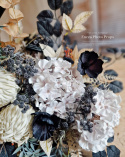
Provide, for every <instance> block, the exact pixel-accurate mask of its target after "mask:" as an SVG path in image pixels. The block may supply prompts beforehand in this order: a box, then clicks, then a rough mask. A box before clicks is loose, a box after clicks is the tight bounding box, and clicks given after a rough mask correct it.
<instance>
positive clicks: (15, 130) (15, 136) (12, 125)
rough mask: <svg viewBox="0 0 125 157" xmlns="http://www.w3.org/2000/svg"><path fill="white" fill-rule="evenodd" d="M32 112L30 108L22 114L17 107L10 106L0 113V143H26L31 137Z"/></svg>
mask: <svg viewBox="0 0 125 157" xmlns="http://www.w3.org/2000/svg"><path fill="white" fill-rule="evenodd" d="M32 113H34V110H33V109H32V108H30V109H29V110H28V111H27V112H26V113H25V114H23V113H22V112H21V110H20V108H19V107H18V106H14V105H13V104H11V105H10V106H8V107H6V108H5V109H3V110H2V111H1V112H0V141H3V142H12V143H17V144H18V145H21V144H23V143H24V142H27V140H28V139H29V138H30V137H32V136H33V135H32V121H33V116H32V115H31V114H32Z"/></svg>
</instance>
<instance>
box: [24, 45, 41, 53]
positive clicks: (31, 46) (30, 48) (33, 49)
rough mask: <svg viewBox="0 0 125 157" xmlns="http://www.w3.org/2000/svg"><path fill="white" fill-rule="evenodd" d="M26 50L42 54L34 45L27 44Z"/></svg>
mask: <svg viewBox="0 0 125 157" xmlns="http://www.w3.org/2000/svg"><path fill="white" fill-rule="evenodd" d="M26 49H27V50H32V51H37V52H42V50H41V48H40V47H38V46H36V45H34V44H28V46H27V47H26Z"/></svg>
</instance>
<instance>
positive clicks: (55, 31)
mask: <svg viewBox="0 0 125 157" xmlns="http://www.w3.org/2000/svg"><path fill="white" fill-rule="evenodd" d="M62 31H63V29H62V24H61V23H60V22H59V20H57V21H56V23H55V25H54V27H53V34H54V35H55V36H56V37H60V35H61V34H62Z"/></svg>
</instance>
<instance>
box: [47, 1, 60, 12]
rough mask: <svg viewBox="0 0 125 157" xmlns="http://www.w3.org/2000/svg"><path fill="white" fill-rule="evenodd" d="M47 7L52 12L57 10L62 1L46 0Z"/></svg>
mask: <svg viewBox="0 0 125 157" xmlns="http://www.w3.org/2000/svg"><path fill="white" fill-rule="evenodd" d="M47 1H48V5H49V7H50V8H51V9H52V10H57V9H59V8H60V7H61V5H62V3H63V0H47Z"/></svg>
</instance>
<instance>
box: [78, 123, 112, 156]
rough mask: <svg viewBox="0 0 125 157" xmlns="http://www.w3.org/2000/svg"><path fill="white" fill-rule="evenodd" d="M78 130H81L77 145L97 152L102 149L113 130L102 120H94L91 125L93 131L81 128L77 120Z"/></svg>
mask: <svg viewBox="0 0 125 157" xmlns="http://www.w3.org/2000/svg"><path fill="white" fill-rule="evenodd" d="M77 123H78V128H79V130H78V131H79V132H81V137H80V140H79V145H80V146H81V147H82V148H83V149H85V150H87V151H92V152H94V153H97V152H98V151H103V150H104V149H105V147H106V145H107V140H108V138H109V137H112V136H113V134H114V130H113V128H112V127H109V126H108V125H107V124H106V123H105V122H104V121H102V120H96V121H95V122H94V126H93V132H92V133H90V132H88V131H84V130H82V128H81V126H80V122H79V121H78V122H77Z"/></svg>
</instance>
